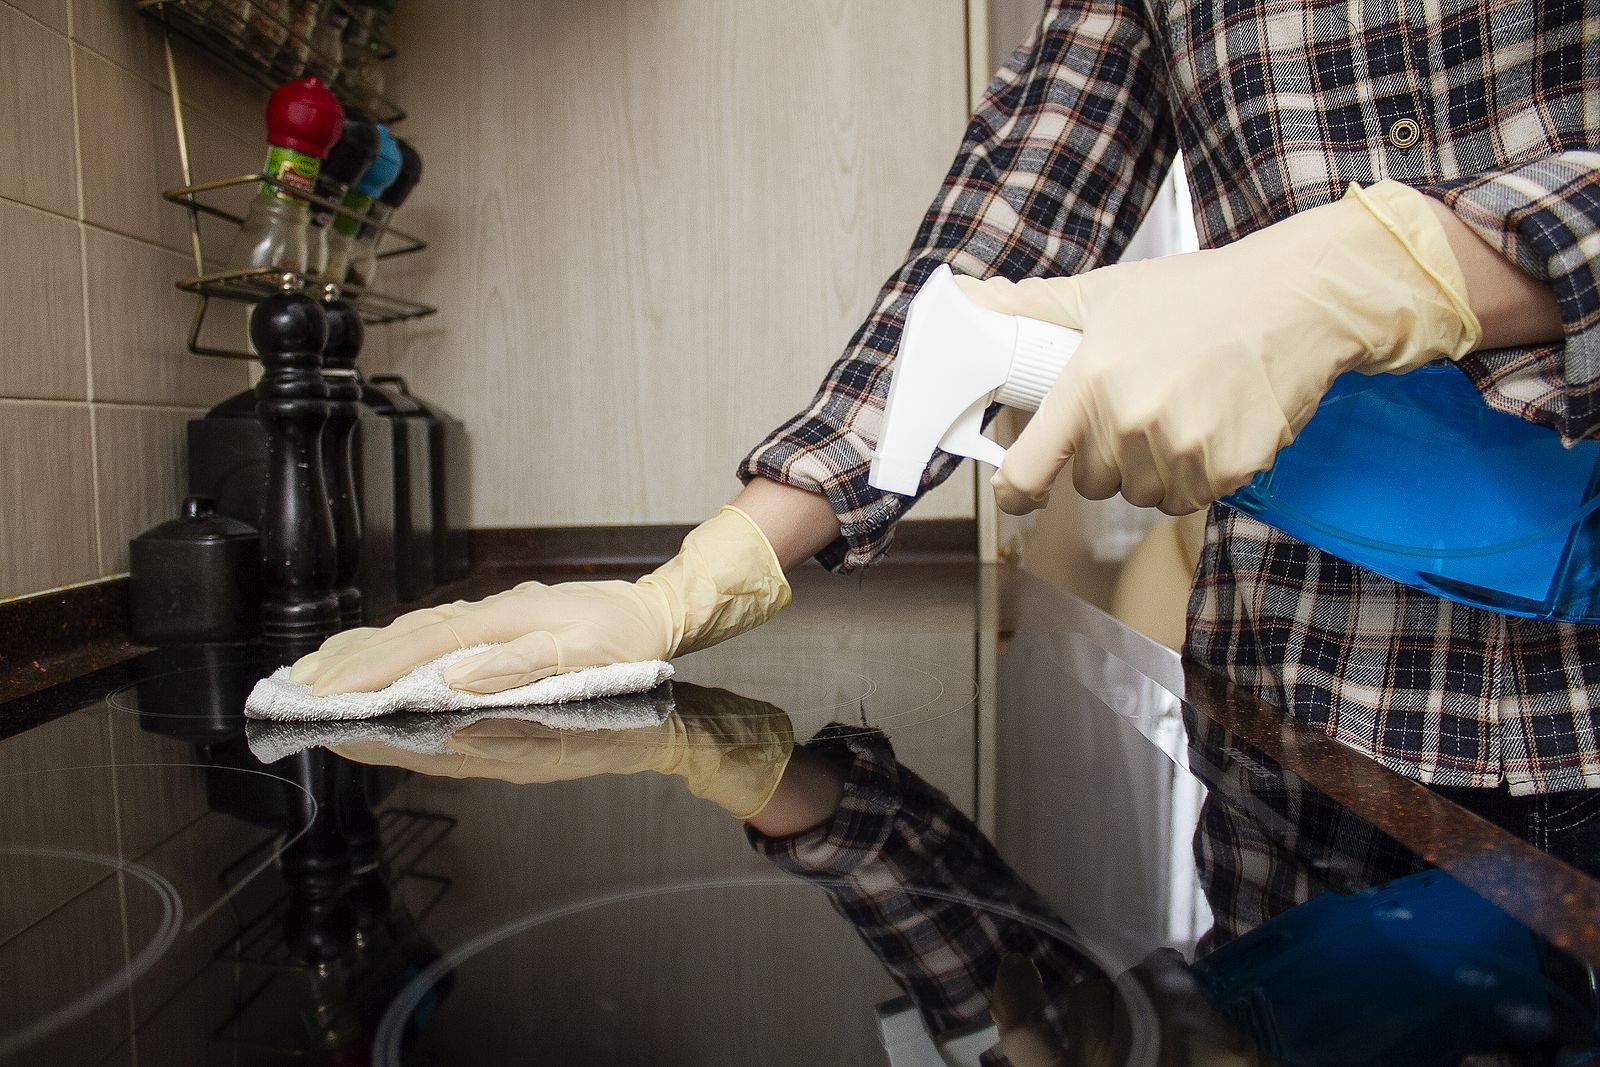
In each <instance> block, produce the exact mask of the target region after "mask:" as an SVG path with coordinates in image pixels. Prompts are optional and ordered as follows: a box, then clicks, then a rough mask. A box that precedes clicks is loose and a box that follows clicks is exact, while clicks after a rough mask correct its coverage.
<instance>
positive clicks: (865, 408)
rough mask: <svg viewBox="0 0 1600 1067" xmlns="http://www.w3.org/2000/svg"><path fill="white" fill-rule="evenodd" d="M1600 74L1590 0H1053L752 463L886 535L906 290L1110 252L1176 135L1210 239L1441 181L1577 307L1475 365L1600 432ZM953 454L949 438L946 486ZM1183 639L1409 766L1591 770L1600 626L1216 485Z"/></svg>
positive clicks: (1519, 785) (1306, 714)
mask: <svg viewBox="0 0 1600 1067" xmlns="http://www.w3.org/2000/svg"><path fill="white" fill-rule="evenodd" d="M1596 94H1600V12H1596V10H1595V9H1594V7H1593V5H1590V4H1584V3H1581V2H1575V0H1488V2H1487V3H1484V2H1480V0H1440V3H1439V4H1436V5H1425V4H1422V3H1419V2H1417V0H1397V2H1394V3H1388V2H1384V3H1378V2H1376V0H1222V2H1220V3H1219V2H1217V0H1160V2H1156V3H1149V4H1141V3H1135V2H1133V0H1050V3H1049V4H1048V6H1047V8H1046V11H1045V15H1044V19H1043V21H1042V23H1041V25H1040V29H1039V31H1038V32H1037V33H1036V34H1035V35H1034V36H1033V37H1032V38H1031V39H1030V40H1029V41H1028V42H1027V43H1025V44H1024V45H1023V46H1022V48H1020V49H1019V50H1018V51H1017V53H1016V54H1015V55H1014V56H1013V57H1012V58H1011V60H1010V62H1008V63H1007V64H1006V67H1005V68H1004V69H1003V70H1002V71H1001V72H1000V73H999V75H998V76H997V77H996V79H995V81H994V82H993V83H992V84H991V85H990V87H989V91H988V93H987V94H986V95H985V97H984V99H983V101H982V102H981V103H980V105H979V107H978V110H977V113H976V114H975V115H974V116H973V119H972V122H971V124H970V125H969V126H968V127H967V133H966V137H965V139H964V140H963V142H962V144H961V149H960V153H959V154H958V155H957V157H956V160H955V164H954V166H953V167H952V168H951V170H950V172H949V174H948V176H947V177H946V178H945V181H944V184H943V186H942V188H941V189H940V191H939V194H938V196H937V198H936V199H935V201H934V203H933V205H932V207H931V208H930V209H929V211H928V214H927V215H926V217H925V218H924V220H923V224H922V226H921V228H920V229H919V231H918V233H917V237H916V241H915V243H914V244H913V247H912V249H911V251H910V254H909V255H908V256H907V258H906V260H905V263H904V264H903V265H902V266H901V268H900V269H899V270H897V271H896V272H895V273H894V275H893V276H892V277H891V278H890V279H889V282H888V284H887V285H886V286H885V287H884V289H883V291H882V293H881V294H880V296H879V299H878V302H877V304H876V308H875V310H874V312H873V313H872V315H871V316H870V317H869V318H868V319H867V321H866V322H865V323H864V324H863V325H862V327H861V329H860V330H859V331H857V333H856V335H855V337H854V338H853V339H852V340H851V343H850V346H849V348H848V349H847V350H846V352H845V354H844V356H843V358H841V359H840V360H839V362H838V363H836V364H835V365H834V367H833V370H832V371H831V372H830V373H829V375H828V378H827V380H826V381H825V382H824V383H823V385H822V388H821V390H820V391H819V392H818V394H817V396H816V398H815V399H814V400H813V402H812V403H811V405H810V406H809V407H808V408H807V409H806V410H805V411H803V412H801V413H800V414H799V415H797V416H796V417H795V418H794V419H792V420H791V421H790V422H788V423H787V424H785V425H784V426H782V427H780V428H779V429H778V430H777V431H776V432H775V433H774V434H773V436H772V437H771V438H769V439H768V440H767V441H765V442H763V443H762V444H761V445H759V446H758V447H757V448H756V449H755V450H754V451H753V452H752V453H751V454H750V456H749V457H748V458H747V459H746V460H745V462H744V465H743V467H742V469H741V473H742V474H743V476H744V477H746V478H749V477H754V476H757V475H761V476H765V477H769V478H773V479H776V480H778V481H782V482H788V483H791V484H795V485H799V486H803V487H806V488H810V489H820V490H822V491H824V492H826V493H827V495H828V497H829V499H830V501H831V502H832V503H833V506H834V510H835V511H836V512H837V513H838V515H839V520H840V525H841V529H842V531H843V533H844V539H843V540H842V541H841V542H840V543H838V544H836V545H834V546H832V547H831V548H829V549H828V550H827V551H826V552H825V553H824V554H823V557H822V558H823V560H824V562H827V563H829V564H830V565H834V566H842V567H846V568H848V567H855V566H860V565H862V564H865V563H868V562H870V561H872V560H873V559H875V558H876V557H877V556H878V555H879V554H880V553H881V552H882V551H883V550H884V549H885V548H886V547H887V545H888V543H889V539H890V536H891V534H890V530H891V527H892V525H893V523H894V522H895V520H896V519H897V518H898V517H899V516H900V514H901V512H902V511H903V510H904V506H905V501H904V500H902V499H901V498H899V497H895V496H892V495H888V494H882V493H879V492H877V491H876V490H873V489H871V488H870V487H869V486H868V485H867V484H866V477H867V462H868V458H869V455H870V451H871V448H872V446H873V445H874V443H875V441H876V438H877V429H878V426H879V424H880V421H881V419H882V411H883V404H884V399H885V397H886V396H887V393H888V381H887V378H888V375H887V374H886V371H887V369H888V367H889V365H890V356H891V354H892V352H893V351H894V347H895V345H896V343H897V341H898V340H899V335H900V324H901V321H902V317H903V314H904V310H905V305H906V302H907V299H908V298H909V295H910V294H911V293H912V292H914V291H915V289H916V287H917V286H918V285H919V284H920V283H921V282H922V280H923V279H924V278H926V277H927V275H928V273H929V272H930V271H931V270H932V268H933V267H934V266H935V265H937V264H938V263H942V262H948V263H950V264H952V265H953V266H954V267H955V269H956V270H958V271H960V272H963V273H967V274H973V275H980V276H981V275H991V274H1000V275H1004V276H1006V277H1009V278H1023V277H1028V276H1034V275H1052V274H1054V275H1061V274H1073V273H1077V272H1079V271H1083V270H1086V269H1089V268H1092V267H1095V266H1097V265H1100V264H1102V263H1106V262H1110V261H1112V260H1114V259H1115V258H1116V257H1117V256H1118V255H1119V254H1120V252H1121V250H1122V249H1123V247H1124V246H1125V245H1126V243H1127V241H1128V239H1129V237H1130V236H1131V235H1132V233H1133V230H1134V228H1135V227H1136V226H1137V224H1138V222H1139V219H1140V217H1141V216H1142V215H1143V213H1144V211H1145V209H1146V207H1147V206H1148V205H1149V203H1150V200H1151V198H1152V196H1153V195H1154V191H1155V188H1156V186H1157V184H1158V182H1159V180H1160V178H1161V175H1162V172H1163V171H1164V169H1165V168H1166V166H1167V164H1168V162H1169V161H1170V160H1171V158H1172V155H1173V150H1174V148H1176V147H1179V146H1181V147H1182V149H1183V152H1184V160H1185V163H1186V165H1187V168H1188V178H1189V185H1190V188H1191V190H1192V192H1193V194H1194V204H1195V210H1196V215H1197V222H1198V225H1199V230H1200V237H1201V242H1202V244H1204V245H1207V246H1214V245H1218V244H1222V243H1225V242H1227V241H1230V240H1232V239H1234V238H1237V237H1239V236H1241V235H1243V234H1246V233H1249V232H1250V231H1252V230H1255V229H1258V228H1260V227H1262V226H1265V225H1267V224H1269V223H1271V222H1275V221H1277V220H1280V219H1282V218H1285V217H1286V216H1288V215H1291V214H1294V213H1295V212H1297V211H1302V210H1304V209H1306V208H1310V207H1315V206H1318V205H1321V204H1326V203H1329V202H1330V201H1332V200H1334V199H1336V198H1337V197H1338V196H1339V195H1341V193H1342V192H1343V190H1344V188H1345V186H1346V185H1347V184H1348V183H1349V182H1352V181H1356V182H1371V181H1375V180H1378V179H1381V178H1394V179H1396V180H1399V181H1402V182H1406V183H1408V184H1411V185H1413V186H1416V187H1417V188H1419V189H1421V190H1423V191H1424V192H1426V193H1428V194H1430V195H1433V196H1436V197H1439V198H1440V199H1442V200H1443V201H1444V202H1445V203H1446V204H1448V205H1450V206H1451V207H1452V208H1453V209H1454V210H1455V211H1456V212H1457V213H1458V214H1459V215H1460V217H1461V218H1462V219H1463V220H1465V221H1466V222H1467V223H1468V224H1469V225H1470V226H1472V227H1473V228H1474V229H1475V230H1476V231H1477V232H1478V233H1479V235H1480V236H1482V237H1483V238H1484V239H1485V240H1486V241H1488V242H1489V243H1490V244H1491V245H1493V246H1495V247H1496V248H1498V249H1500V250H1501V251H1502V252H1503V253H1504V254H1505V255H1507V256H1508V257H1510V258H1511V259H1512V260H1514V261H1515V262H1516V263H1517V264H1518V265H1519V266H1520V267H1522V268H1523V269H1524V270H1526V271H1528V272H1530V273H1531V274H1533V275H1534V276H1536V277H1539V278H1542V279H1545V280H1547V281H1549V283H1550V284H1551V286H1552V288H1553V289H1554V291H1555V293H1556V296H1557V299H1558V302H1559V305H1560V308H1561V314H1562V317H1563V319H1564V321H1565V324H1566V340H1565V343H1564V344H1558V345H1549V346H1543V347H1538V348H1527V349H1516V350H1498V351H1491V352H1483V353H1479V354H1476V355H1474V356H1471V357H1468V358H1467V359H1465V360H1463V361H1462V366H1463V367H1464V369H1465V370H1466V371H1467V373H1468V374H1469V376H1470V377H1471V378H1472V380H1473V381H1474V383H1475V384H1476V385H1477V386H1478V388H1479V389H1480V390H1481V391H1482V392H1483V393H1484V395H1485V397H1486V398H1487V399H1488V401H1489V402H1490V403H1491V404H1492V405H1494V406H1495V407H1498V408H1501V409H1503V410H1506V411H1510V412H1512V413H1513V414H1516V415H1519V416H1521V417H1523V418H1527V419H1530V420H1532V421H1535V422H1539V423H1542V424H1544V425H1547V426H1551V427H1554V428H1556V429H1558V430H1560V431H1561V432H1562V433H1563V434H1566V435H1567V436H1569V437H1578V436H1584V435H1591V434H1594V433H1595V432H1597V431H1600V329H1596V326H1597V325H1600V263H1597V256H1596V252H1595V248H1596V245H1597V244H1600V153H1595V152H1591V151H1586V150H1585V149H1586V148H1587V147H1589V146H1591V145H1594V144H1596V143H1597V142H1600V118H1597V109H1596V107H1595V103H1594V102H1595V100H1596V98H1597V96H1596ZM1408 121H1409V123H1411V124H1414V125H1413V126H1411V127H1410V128H1408V126H1407V122H1408ZM1413 130H1414V131H1415V132H1416V134H1417V135H1418V136H1416V139H1415V141H1414V143H1412V141H1411V137H1410V136H1409V135H1410V134H1411V132H1412V131H1413ZM1402 145H1403V146H1404V147H1402ZM955 466H956V460H955V458H954V457H952V456H949V455H945V454H943V453H940V454H939V455H938V456H937V457H936V459H935V460H934V462H933V464H932V465H931V466H930V468H929V471H928V474H927V477H926V479H925V484H926V485H928V486H931V485H932V484H935V483H937V482H938V481H940V480H942V479H943V478H945V477H947V476H948V475H949V474H950V472H951V471H952V470H953V469H954V468H955ZM1190 651H1191V653H1192V654H1193V655H1194V656H1195V657H1196V658H1198V659H1200V660H1202V661H1203V662H1206V663H1208V664H1210V665H1212V666H1214V667H1216V668H1218V669H1219V670H1221V671H1223V672H1224V673H1226V674H1227V675H1229V676H1230V677H1231V678H1233V679H1234V680H1236V681H1239V682H1241V683H1243V684H1245V685H1248V686H1251V687H1253V688H1254V689H1255V691H1256V692H1257V693H1259V694H1260V695H1262V696H1263V697H1265V698H1266V699H1269V700H1272V701H1273V702H1275V703H1277V704H1280V705H1282V706H1284V707H1286V708H1288V709H1289V710H1290V711H1291V713H1292V714H1294V715H1295V716H1296V717H1297V718H1300V719H1302V720H1304V721H1307V722H1309V723H1312V724H1314V725H1316V726H1318V727H1321V728H1322V729H1324V730H1326V731H1327V732H1328V733H1329V734H1330V735H1332V736H1334V737H1337V738H1339V739H1340V740H1342V741H1344V742H1346V743H1347V744H1350V745H1352V746H1354V747H1356V748H1358V749H1361V750H1363V751H1365V752H1368V753H1370V754H1372V755H1374V756H1375V757H1376V758H1378V759H1379V760H1381V761H1382V762H1383V763H1385V764H1387V765H1388V766H1390V767H1392V768H1393V769H1395V770H1397V771H1399V772H1400V773H1402V774H1406V775H1408V776H1410V777H1413V778H1418V779H1421V780H1423V781H1437V782H1440V783H1444V784H1450V785H1466V786H1490V785H1495V784H1497V783H1499V782H1500V781H1502V780H1504V781H1506V782H1508V783H1509V784H1510V786H1511V788H1512V790H1513V792H1519V793H1525V792H1544V791H1554V790H1562V789H1575V788H1584V787H1593V786H1600V726H1597V721H1596V716H1600V636H1597V635H1596V634H1594V633H1592V632H1591V631H1588V630H1581V629H1579V628H1576V627H1572V626H1560V625H1554V624H1543V623H1525V622H1521V621H1518V620H1507V619H1504V618H1501V617H1499V616H1495V615H1491V614H1488V613H1485V612H1482V611H1477V610H1474V609H1469V608H1464V607H1459V606H1453V605H1449V604H1443V603H1441V602H1440V601H1439V600H1437V599H1436V598H1434V597H1432V596H1429V595H1427V594H1423V593H1417V592H1413V591H1411V590H1408V589H1404V588H1401V587H1398V586H1396V585H1395V584H1394V583H1392V582H1388V581H1385V580H1384V579H1381V578H1378V577H1376V576H1374V575H1371V574H1368V573H1366V572H1363V571H1359V570H1357V569H1356V568H1353V567H1349V566H1346V565H1343V564H1341V563H1338V562H1337V561H1334V560H1331V559H1329V558H1328V557H1326V556H1325V555H1323V554H1322V553H1319V552H1316V551H1315V550H1311V549H1308V548H1306V547H1305V546H1304V545H1302V544H1300V543H1299V542H1296V541H1294V540H1292V539H1290V538H1288V537H1285V536H1283V535H1281V534H1278V533H1276V532H1274V531H1272V530H1270V529H1268V528H1267V527H1265V526H1262V525H1261V524H1259V523H1256V522H1254V521H1252V520H1248V519H1245V518H1242V517H1239V516H1237V515H1234V514H1232V513H1229V512H1225V511H1222V510H1220V509H1218V510H1215V511H1213V514H1212V521H1211V529H1210V534H1209V538H1208V544H1207V548H1206V552H1205V555H1204V558H1203V559H1202V562H1201V567H1200V572H1199V575H1198V577H1197V587H1196V596H1195V600H1194V602H1193V606H1192V611H1191V626H1190ZM1591 708H1593V709H1595V710H1593V711H1591Z"/></svg>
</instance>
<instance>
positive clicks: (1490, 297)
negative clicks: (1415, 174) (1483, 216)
mask: <svg viewBox="0 0 1600 1067" xmlns="http://www.w3.org/2000/svg"><path fill="white" fill-rule="evenodd" d="M1431 204H1432V206H1433V212H1434V214H1435V215H1436V216H1438V219H1439V223H1440V225H1442V226H1443V227H1444V232H1445V236H1446V237H1447V238H1448V239H1449V241H1450V251H1452V252H1454V253H1455V256H1456V262H1458V263H1460V264H1461V273H1462V274H1463V275H1465V276H1466V280H1467V303H1468V304H1470V305H1471V307H1472V313H1473V314H1474V315H1476V316H1477V317H1478V324H1479V325H1480V326H1482V327H1483V340H1482V341H1481V342H1480V343H1479V345H1478V347H1479V348H1510V347H1513V346H1516V345H1537V344H1548V343H1550V342H1553V341H1559V340H1561V336H1562V330H1561V313H1560V311H1558V310H1557V309H1556V297H1555V294H1554V293H1553V292H1551V291H1550V287H1549V286H1548V285H1546V284H1544V283H1543V282H1541V281H1540V280H1539V279H1537V278H1535V277H1533V276H1532V275H1531V274H1528V273H1526V272H1524V271H1523V270H1521V269H1520V268H1519V267H1517V265H1516V264H1515V263H1512V262H1511V261H1510V260H1509V259H1507V258H1506V257H1505V256H1502V255H1501V254H1500V253H1499V252H1498V251H1497V250H1496V249H1494V248H1493V247H1491V246H1490V245H1489V243H1488V242H1487V241H1485V240H1484V239H1483V238H1481V237H1479V236H1478V235H1477V234H1476V233H1475V232H1473V229H1472V227H1470V226H1468V225H1467V224H1466V223H1465V222H1462V221H1461V218H1460V216H1458V215H1457V214H1456V213H1455V212H1454V211H1451V210H1450V209H1449V208H1447V207H1445V206H1444V204H1442V203H1440V202H1439V201H1437V200H1434V201H1431Z"/></svg>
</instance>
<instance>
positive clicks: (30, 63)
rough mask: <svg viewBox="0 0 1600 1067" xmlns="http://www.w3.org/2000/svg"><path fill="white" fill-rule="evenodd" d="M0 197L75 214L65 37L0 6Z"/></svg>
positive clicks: (74, 162)
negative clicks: (4, 148)
mask: <svg viewBox="0 0 1600 1067" xmlns="http://www.w3.org/2000/svg"><path fill="white" fill-rule="evenodd" d="M0 145H5V146H6V150H5V151H4V152H0V196H5V197H10V198H11V199H13V200H21V201H23V202H24V203H28V204H32V205H33V206H34V207H41V208H44V209H45V210H46V211H54V212H57V213H58V214H62V215H75V214H76V213H77V210H78V192H77V190H78V172H77V162H78V160H77V149H76V148H75V147H74V145H73V138H72V56H71V53H70V52H69V51H68V45H67V41H66V38H64V37H62V36H61V35H60V34H58V33H56V32H54V31H52V30H49V29H46V28H45V27H44V26H41V25H40V24H39V23H37V22H35V21H34V20H33V19H31V18H29V17H28V16H26V15H24V14H22V12H20V11H18V10H17V9H16V8H14V7H10V6H7V5H5V4H0Z"/></svg>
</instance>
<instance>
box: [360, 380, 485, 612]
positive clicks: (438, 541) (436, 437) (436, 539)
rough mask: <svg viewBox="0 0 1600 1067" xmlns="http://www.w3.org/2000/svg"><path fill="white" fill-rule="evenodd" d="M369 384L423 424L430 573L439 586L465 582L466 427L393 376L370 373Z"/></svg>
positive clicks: (467, 563)
mask: <svg viewBox="0 0 1600 1067" xmlns="http://www.w3.org/2000/svg"><path fill="white" fill-rule="evenodd" d="M371 381H372V383H373V384H374V385H377V386H381V387H385V388H390V389H394V390H396V391H398V392H400V393H401V394H403V395H404V396H405V397H406V399H408V400H410V401H411V402H412V403H413V404H415V405H416V406H417V408H418V409H419V410H420V411H421V412H422V415H423V417H424V418H426V419H427V420H428V452H429V454H430V456H431V458H432V467H433V470H432V477H433V550H434V551H433V572H434V580H435V581H436V582H439V583H441V584H442V583H444V582H453V581H456V580H457V579H460V578H465V577H466V576H467V572H468V571H469V570H470V569H471V566H472V560H471V557H470V552H471V548H470V536H471V535H470V534H469V533H468V529H467V527H468V523H469V521H470V517H469V512H470V510H471V509H470V506H469V504H468V499H467V493H468V491H469V490H470V488H471V483H470V481H469V479H470V477H471V471H470V470H469V468H468V456H467V427H466V424H465V423H463V422H462V421H461V420H460V419H458V418H456V417H455V416H454V415H451V414H450V413H449V412H448V411H445V410H444V409H443V408H441V407H439V405H437V404H435V403H432V402H431V401H427V400H424V399H422V398H421V397H419V396H417V395H416V394H415V393H413V392H412V391H411V389H410V387H409V386H407V385H406V380H405V379H404V378H402V377H401V376H400V375H398V374H374V375H373V376H372V378H371Z"/></svg>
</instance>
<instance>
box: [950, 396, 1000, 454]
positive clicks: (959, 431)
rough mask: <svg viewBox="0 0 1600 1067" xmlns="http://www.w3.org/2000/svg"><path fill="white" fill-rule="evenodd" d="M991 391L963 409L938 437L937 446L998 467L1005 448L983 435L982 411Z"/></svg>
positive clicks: (987, 404)
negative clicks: (940, 436)
mask: <svg viewBox="0 0 1600 1067" xmlns="http://www.w3.org/2000/svg"><path fill="white" fill-rule="evenodd" d="M993 399H994V394H993V393H985V394H984V395H983V396H980V397H979V398H978V399H977V400H974V401H973V402H972V406H971V407H969V408H967V410H965V411H963V412H962V413H961V415H960V417H958V418H957V419H956V421H955V422H953V423H951V424H950V428H949V429H948V430H946V431H945V432H944V436H943V437H942V438H940V439H939V447H940V448H941V449H943V450H944V451H946V452H949V453H951V454H952V455H956V456H966V457H968V458H969V459H975V460H977V461H978V462H980V463H987V464H989V466H991V467H998V466H1000V463H1001V461H1002V460H1004V459H1005V458H1006V450H1005V449H1004V448H1001V447H1000V444H999V442H997V441H995V440H993V439H991V438H988V437H985V436H983V413H984V412H985V411H987V410H988V408H989V402H990V401H991V400H993Z"/></svg>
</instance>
